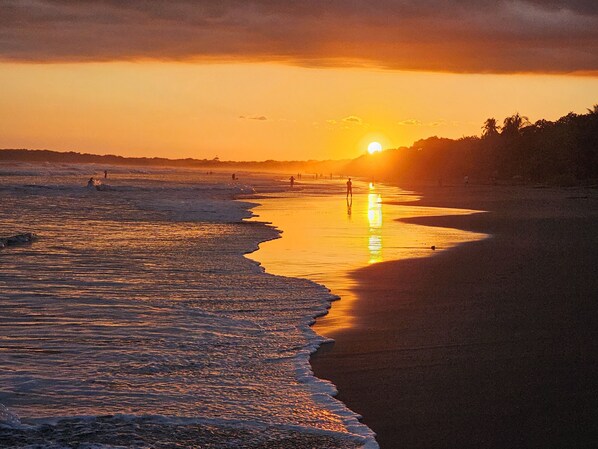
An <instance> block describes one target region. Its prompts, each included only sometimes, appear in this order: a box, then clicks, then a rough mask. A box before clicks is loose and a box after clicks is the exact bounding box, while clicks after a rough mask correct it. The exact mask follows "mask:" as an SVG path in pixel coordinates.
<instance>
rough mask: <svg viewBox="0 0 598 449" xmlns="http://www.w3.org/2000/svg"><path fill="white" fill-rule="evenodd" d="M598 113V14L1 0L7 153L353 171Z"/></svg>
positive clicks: (452, 4)
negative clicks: (357, 162) (350, 167)
mask: <svg viewBox="0 0 598 449" xmlns="http://www.w3.org/2000/svg"><path fill="white" fill-rule="evenodd" d="M595 103H598V2H596V1H595V0H588V1H584V0H576V1H558V0H552V1H551V0H545V1H541V0H525V1H522V0H513V1H473V0H461V1H440V0H429V1H425V0H424V1H419V2H412V1H378V2H365V1H302V2H282V1H274V0H262V1H218V2H216V1H192V0H175V1H153V2H146V1H140V0H139V1H136V0H133V1H127V2H121V1H117V0H104V1H85V0H84V1H67V0H55V1H47V0H37V1H36V0H27V1H25V0H21V1H17V0H0V148H48V149H55V150H61V151H67V150H73V151H81V152H92V153H99V154H106V153H112V154H120V155H123V156H161V157H171V158H182V157H194V158H213V157H216V156H218V157H220V159H236V160H263V159H279V160H292V159H329V158H334V159H339V158H350V157H355V156H358V155H360V154H362V153H363V152H365V151H366V148H367V145H368V144H369V143H370V142H371V141H373V140H376V141H379V142H380V143H381V144H382V145H383V147H384V148H390V147H398V146H401V145H411V144H412V143H413V141H414V140H416V139H419V138H424V137H428V136H431V135H438V136H446V137H460V136H463V135H472V134H479V133H480V128H481V125H482V123H483V121H484V120H485V119H486V118H488V117H496V118H497V119H499V120H500V121H502V119H503V118H504V117H505V116H507V115H510V114H513V113H515V112H520V113H521V114H523V115H526V116H528V117H529V118H530V120H532V121H535V120H537V119H539V118H547V119H551V120H554V119H556V118H558V117H560V116H562V115H565V114H566V113H568V112H570V111H573V112H578V113H583V112H585V111H586V108H588V107H591V106H592V105H593V104H595Z"/></svg>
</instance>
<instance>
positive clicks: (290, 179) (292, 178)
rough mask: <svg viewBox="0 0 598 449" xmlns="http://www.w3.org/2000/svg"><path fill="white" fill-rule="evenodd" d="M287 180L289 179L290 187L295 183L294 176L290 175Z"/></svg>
mask: <svg viewBox="0 0 598 449" xmlns="http://www.w3.org/2000/svg"><path fill="white" fill-rule="evenodd" d="M289 181H291V189H292V188H293V186H294V185H295V177H294V176H291V177H290V178H289Z"/></svg>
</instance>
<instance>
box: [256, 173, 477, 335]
mask: <svg viewBox="0 0 598 449" xmlns="http://www.w3.org/2000/svg"><path fill="white" fill-rule="evenodd" d="M343 184H344V181H342V180H338V181H330V182H329V183H328V184H322V185H320V188H318V189H305V190H299V189H294V190H289V191H288V192H287V193H285V194H283V195H281V194H277V195H276V197H271V198H267V197H266V198H261V199H260V200H259V203H260V206H258V207H256V208H255V209H254V210H253V211H254V213H255V214H256V215H257V216H256V217H254V218H253V220H256V221H265V222H270V223H272V225H274V226H276V227H277V228H278V229H280V230H282V238H280V239H277V240H272V241H268V242H265V243H262V244H261V245H260V249H259V251H256V252H255V253H252V254H251V255H249V257H250V258H251V259H253V260H256V261H258V262H260V263H261V264H262V266H263V267H264V268H265V270H266V271H267V272H269V273H272V274H276V275H282V276H289V277H301V278H307V279H310V280H312V281H314V282H317V283H319V284H323V285H325V286H326V287H327V288H329V289H330V290H331V292H332V293H333V294H334V295H337V296H339V297H340V298H341V299H342V300H341V301H337V302H335V303H334V304H333V306H332V312H331V313H329V314H328V315H326V316H325V317H322V318H319V319H318V322H317V324H316V325H315V326H314V328H315V330H316V331H317V332H318V333H320V334H321V335H324V336H332V335H333V334H334V333H335V332H338V331H339V330H342V329H346V328H348V327H351V326H352V325H353V321H354V320H353V316H352V304H353V302H354V301H355V300H356V297H355V294H354V293H353V287H354V281H353V280H352V278H351V276H350V273H351V272H352V271H353V270H356V269H358V268H362V267H364V266H367V265H370V264H374V263H380V262H385V261H391V260H400V259H411V258H418V257H430V256H432V255H434V254H437V253H439V252H441V251H444V250H447V249H450V248H452V247H454V246H456V245H458V244H460V243H464V242H469V241H475V240H481V239H483V238H486V237H487V235H486V234H478V233H473V232H467V231H462V230H458V229H451V228H441V227H431V226H422V225H416V224H411V223H404V222H401V221H399V220H400V219H404V218H415V217H426V216H442V215H469V214H472V213H476V212H479V211H472V210H465V209H446V208H437V207H420V206H416V205H409V204H405V205H397V204H388V202H389V201H410V200H413V201H415V200H416V199H417V196H415V195H413V194H410V192H406V191H404V190H401V189H399V188H397V187H390V186H385V185H382V184H371V183H370V184H367V183H363V182H355V183H354V194H353V197H352V198H346V196H345V193H344V192H343V190H342V187H343Z"/></svg>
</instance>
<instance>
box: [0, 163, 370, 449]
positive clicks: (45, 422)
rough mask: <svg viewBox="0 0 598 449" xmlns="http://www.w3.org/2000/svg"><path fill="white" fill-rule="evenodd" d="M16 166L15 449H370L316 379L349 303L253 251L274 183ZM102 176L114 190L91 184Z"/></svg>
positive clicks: (0, 207)
mask: <svg viewBox="0 0 598 449" xmlns="http://www.w3.org/2000/svg"><path fill="white" fill-rule="evenodd" d="M102 171H103V167H94V166H90V165H68V164H64V165H57V164H53V165H34V164H32V165H29V164H3V166H2V167H0V232H1V234H2V235H4V236H8V235H12V234H16V233H20V232H34V233H35V234H37V235H38V239H37V240H36V241H35V242H33V243H32V244H26V245H21V246H11V247H7V248H5V249H2V250H0V366H1V370H0V404H1V405H0V447H3V448H8V447H10V448H46V449H49V448H52V449H58V448H94V449H108V448H182V447H201V448H212V447H214V448H216V447H218V448H258V447H260V448H270V447H272V448H276V447H282V448H286V447H288V448H303V447H306V448H307V447H309V448H320V447H321V448H358V447H368V448H371V447H377V445H376V443H375V441H374V438H373V434H372V432H371V431H370V430H369V429H368V428H367V427H366V426H364V425H363V424H360V423H359V421H358V419H357V418H358V416H357V415H356V414H355V413H353V412H351V411H350V410H348V409H347V408H346V407H345V406H344V405H343V404H342V403H340V402H339V401H337V400H335V399H334V398H333V397H332V395H333V394H334V393H335V388H334V386H333V385H332V384H330V383H328V382H326V381H323V380H319V379H316V378H315V377H313V375H312V373H311V369H310V367H309V355H310V353H312V352H313V351H314V350H315V349H316V348H317V347H318V346H319V345H320V344H321V343H322V342H323V341H325V340H326V339H325V338H324V337H322V336H319V335H317V334H316V333H315V332H314V331H313V330H312V329H311V327H310V325H311V324H313V321H314V318H315V317H316V316H319V315H322V314H324V313H325V312H326V310H327V308H328V307H329V305H330V301H331V299H333V296H332V295H331V294H330V292H329V291H328V289H326V288H325V287H323V286H321V285H318V284H315V283H313V282H311V281H309V280H307V279H300V278H290V277H282V276H274V275H271V274H268V273H265V272H264V270H263V268H261V267H260V265H259V264H258V263H257V262H255V261H253V260H250V259H248V258H246V257H245V256H244V255H245V254H247V253H250V252H252V251H255V250H256V249H257V248H258V245H259V243H260V242H264V241H268V240H271V239H275V238H277V237H279V232H278V231H277V230H276V229H275V228H274V227H272V226H269V225H267V224H265V223H262V222H249V221H247V220H245V219H246V218H249V217H251V216H252V212H251V208H252V207H253V206H254V205H255V203H252V202H249V201H246V200H238V199H236V198H239V197H240V196H246V195H251V194H253V193H254V192H259V193H261V194H264V193H273V192H277V191H280V190H284V189H285V188H286V184H285V183H284V182H282V181H281V180H279V179H277V178H276V176H274V175H259V176H258V175H251V174H246V173H240V174H239V176H238V178H239V179H237V180H235V181H233V180H232V179H231V175H230V173H222V174H218V173H215V174H211V175H210V174H206V173H205V172H202V171H192V170H174V169H172V170H171V169H144V168H139V169H130V168H122V167H121V168H117V167H111V168H110V169H109V174H108V178H107V179H105V180H104V179H101V178H102ZM93 175H95V176H96V177H97V178H98V179H101V181H102V182H103V190H96V189H95V188H91V189H88V188H86V187H85V184H86V182H87V179H88V178H89V177H90V176H93Z"/></svg>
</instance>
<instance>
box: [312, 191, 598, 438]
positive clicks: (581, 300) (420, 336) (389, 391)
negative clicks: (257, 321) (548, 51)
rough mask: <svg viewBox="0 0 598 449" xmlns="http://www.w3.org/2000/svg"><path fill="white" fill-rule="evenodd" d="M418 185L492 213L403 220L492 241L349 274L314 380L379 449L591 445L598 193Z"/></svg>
mask: <svg viewBox="0 0 598 449" xmlns="http://www.w3.org/2000/svg"><path fill="white" fill-rule="evenodd" d="M414 190H416V191H421V192H422V193H423V195H424V197H423V199H422V200H421V201H420V203H419V204H421V205H426V206H440V207H458V208H462V209H476V210H487V211H489V212H488V213H482V214H474V215H464V216H450V217H419V218H415V219H408V221H409V222H411V223H419V224H424V225H429V226H441V227H453V228H458V229H463V230H469V231H475V232H480V233H490V234H492V235H493V237H492V238H489V239H485V240H481V241H475V242H471V243H465V244H462V245H460V246H458V247H457V248H453V249H451V250H449V251H443V252H439V253H438V254H436V255H435V256H433V257H430V258H420V259H410V260H403V261H395V262H383V263H378V264H374V265H371V266H369V267H366V268H363V269H360V270H357V271H356V272H354V273H353V275H354V277H355V280H356V281H357V285H356V286H355V287H354V292H355V294H356V295H357V301H355V302H354V305H353V309H354V310H353V315H354V317H355V321H354V325H353V326H352V327H351V328H349V329H342V330H339V331H337V332H335V333H334V334H333V335H331V336H332V337H333V338H334V339H335V343H334V344H330V345H325V347H323V348H322V349H321V350H320V351H319V352H318V353H316V354H315V355H314V357H313V359H312V365H313V368H314V371H315V374H316V375H317V376H318V377H321V378H325V379H330V380H331V381H332V382H333V383H334V384H336V385H337V387H338V389H339V395H338V398H339V399H340V400H342V401H343V402H345V403H346V404H347V405H348V406H349V407H350V408H351V409H352V410H354V411H356V412H357V413H360V414H362V415H363V416H364V419H363V422H365V423H366V424H367V425H368V426H370V427H371V428H372V429H373V430H374V431H375V432H376V433H377V434H378V437H377V439H378V441H379V443H380V446H381V447H382V448H383V449H390V448H451V449H454V448H539V447H542V448H549V447H551V448H552V447H554V448H565V447H576V448H585V447H588V448H589V447H598V313H597V312H598V192H596V191H595V190H593V191H592V190H581V189H572V190H562V189H560V190H559V189H528V188H523V187H493V186H486V187H477V186H468V187H463V186H457V187H442V188H441V187H437V188H428V189H425V190H423V191H422V190H419V189H414ZM331 313H332V314H334V306H333V308H332V311H331Z"/></svg>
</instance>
